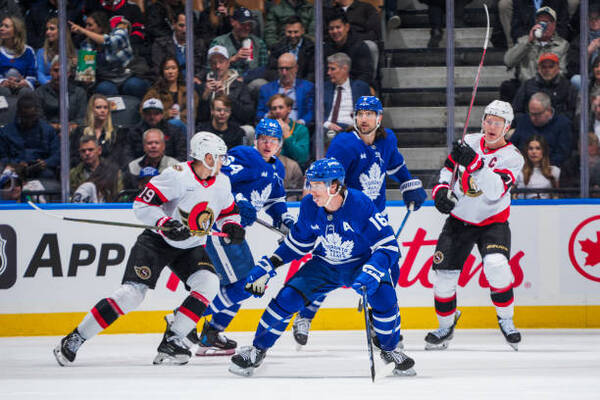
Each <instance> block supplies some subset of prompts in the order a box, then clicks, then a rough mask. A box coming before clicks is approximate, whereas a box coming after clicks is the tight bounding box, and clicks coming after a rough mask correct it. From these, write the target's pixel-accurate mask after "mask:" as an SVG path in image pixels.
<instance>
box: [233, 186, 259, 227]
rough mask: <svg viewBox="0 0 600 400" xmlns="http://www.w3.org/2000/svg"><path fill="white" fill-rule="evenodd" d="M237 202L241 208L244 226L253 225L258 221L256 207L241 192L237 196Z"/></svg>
mask: <svg viewBox="0 0 600 400" xmlns="http://www.w3.org/2000/svg"><path fill="white" fill-rule="evenodd" d="M235 204H237V206H238V208H239V209H240V217H241V224H242V226H244V227H245V226H248V225H252V224H253V223H254V221H256V208H254V206H253V205H252V203H251V202H249V201H248V200H247V199H246V198H245V197H244V196H243V195H242V194H241V193H238V195H237V196H235Z"/></svg>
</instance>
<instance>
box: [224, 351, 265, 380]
mask: <svg viewBox="0 0 600 400" xmlns="http://www.w3.org/2000/svg"><path fill="white" fill-rule="evenodd" d="M266 355H267V351H266V350H261V349H259V348H256V347H254V346H246V347H242V348H241V349H240V350H239V352H238V353H237V354H236V355H234V356H233V357H231V365H230V366H229V372H231V373H232V374H236V375H240V376H245V377H249V376H252V374H254V369H255V368H258V367H260V365H261V364H262V362H263V360H264V359H265V356H266Z"/></svg>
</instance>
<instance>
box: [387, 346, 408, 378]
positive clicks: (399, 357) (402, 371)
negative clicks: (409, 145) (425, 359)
mask: <svg viewBox="0 0 600 400" xmlns="http://www.w3.org/2000/svg"><path fill="white" fill-rule="evenodd" d="M380 355H381V359H382V360H383V362H384V363H386V364H392V363H394V364H395V367H394V370H393V371H392V373H393V374H394V375H396V376H415V375H417V373H416V372H415V370H414V369H413V366H414V365H415V360H413V359H412V358H410V357H409V356H407V355H406V354H404V353H403V352H401V351H400V350H397V349H396V350H392V351H386V350H381V353H380Z"/></svg>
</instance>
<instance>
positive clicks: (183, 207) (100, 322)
mask: <svg viewBox="0 0 600 400" xmlns="http://www.w3.org/2000/svg"><path fill="white" fill-rule="evenodd" d="M190 147H191V154H190V156H191V158H192V159H193V161H190V162H182V163H179V164H176V165H174V166H172V167H170V168H168V169H166V170H165V171H163V172H162V173H161V174H160V175H158V176H156V177H154V178H152V179H151V180H150V182H148V184H147V185H146V187H145V188H144V190H143V191H142V192H141V193H140V194H139V195H138V196H137V197H136V199H135V201H134V203H133V210H134V213H135V215H136V217H137V218H138V219H139V220H140V221H142V222H143V223H144V224H147V225H156V226H158V227H163V228H170V230H166V231H160V232H159V233H156V232H153V231H151V230H145V231H144V232H142V234H140V235H139V236H138V238H137V241H136V243H135V244H134V246H133V248H132V250H131V254H130V256H129V259H128V260H127V266H126V267H125V273H124V276H123V280H122V284H121V286H120V287H119V288H118V289H117V290H116V291H115V292H114V293H113V294H112V295H111V296H110V297H107V298H104V299H102V300H100V301H99V302H98V303H97V304H96V305H95V306H94V307H93V308H92V309H91V311H90V312H89V313H88V314H87V315H86V316H85V317H84V319H83V321H81V323H80V324H79V325H78V326H77V327H76V328H75V329H74V330H73V332H71V333H69V334H68V335H67V336H66V337H64V338H63V339H62V340H61V341H60V343H59V344H58V345H57V346H56V348H55V349H54V355H55V357H56V360H57V361H58V363H59V364H60V365H62V366H66V365H69V364H71V363H72V362H73V361H74V360H75V356H76V354H77V350H78V349H79V347H80V346H81V345H82V344H83V342H85V341H86V340H89V339H90V338H92V337H93V336H95V335H97V334H98V333H100V332H101V331H103V330H104V329H106V328H107V327H108V326H109V325H111V324H112V323H113V322H115V321H116V320H117V318H119V316H121V315H124V314H127V313H129V312H130V311H133V310H135V309H136V308H137V307H138V306H139V305H140V304H141V302H142V300H143V299H144V297H145V294H146V292H147V290H148V289H154V288H155V286H156V282H157V280H158V278H159V276H160V273H161V271H162V269H163V268H164V267H165V266H167V265H168V266H169V268H170V269H171V270H172V271H173V272H174V273H175V274H177V276H178V277H179V278H180V279H181V280H182V281H183V282H185V284H186V287H187V288H189V290H190V295H189V296H188V297H187V298H186V299H185V300H184V301H183V303H182V304H181V306H180V307H179V308H178V312H177V313H176V314H175V318H174V321H173V323H172V324H171V325H170V326H169V327H168V329H167V332H166V333H165V335H164V337H163V340H162V342H161V343H160V345H159V346H158V355H157V356H156V357H155V359H154V364H162V363H173V364H185V363H187V362H188V360H189V358H190V356H191V353H190V351H189V349H188V347H189V346H188V345H187V344H186V342H185V337H186V335H187V334H188V333H189V332H190V331H191V330H192V329H193V328H194V327H195V326H196V323H197V322H198V320H199V319H200V317H201V316H202V314H203V313H204V311H205V310H206V308H207V307H208V306H209V304H210V302H211V301H212V299H213V298H214V297H215V295H216V293H217V291H218V290H219V278H218V277H217V275H216V274H215V269H214V267H213V265H212V263H211V261H210V259H209V257H208V255H207V253H206V251H205V250H204V248H203V246H204V244H205V243H206V238H207V235H208V234H210V233H211V229H212V227H213V225H215V224H216V226H217V228H218V229H220V230H221V231H222V232H224V233H226V234H227V235H228V240H229V241H230V242H231V243H240V242H241V241H243V240H244V235H245V231H244V229H243V228H242V226H241V225H240V216H239V213H238V209H237V206H236V204H235V202H234V198H233V194H232V192H231V184H230V182H229V178H228V177H227V176H226V175H223V174H219V171H220V169H221V166H222V164H223V161H224V160H225V153H226V151H227V146H226V145H225V142H223V140H222V139H220V138H219V137H217V136H216V135H214V134H212V133H209V132H199V133H197V134H196V135H194V137H193V138H192V140H191V142H190Z"/></svg>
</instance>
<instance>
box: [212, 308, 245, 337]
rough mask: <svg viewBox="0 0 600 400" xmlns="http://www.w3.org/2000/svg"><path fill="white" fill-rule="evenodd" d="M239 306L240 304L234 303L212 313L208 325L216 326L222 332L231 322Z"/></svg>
mask: <svg viewBox="0 0 600 400" xmlns="http://www.w3.org/2000/svg"><path fill="white" fill-rule="evenodd" d="M241 306H242V305H241V304H234V305H233V306H231V307H229V308H226V309H224V310H221V311H219V312H218V313H216V314H213V317H212V319H211V320H210V325H211V326H212V327H213V328H216V329H218V330H219V331H221V332H223V331H224V330H225V329H227V327H228V326H229V324H230V323H231V320H232V319H233V318H234V317H235V315H236V314H237V312H238V311H239V309H240V307H241Z"/></svg>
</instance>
